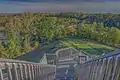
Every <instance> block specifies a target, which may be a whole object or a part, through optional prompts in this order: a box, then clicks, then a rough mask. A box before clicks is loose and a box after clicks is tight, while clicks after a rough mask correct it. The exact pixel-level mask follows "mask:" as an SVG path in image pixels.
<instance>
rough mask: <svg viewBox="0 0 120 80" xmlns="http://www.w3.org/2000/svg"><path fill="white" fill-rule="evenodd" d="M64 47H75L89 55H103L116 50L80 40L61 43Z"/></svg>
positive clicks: (67, 40)
mask: <svg viewBox="0 0 120 80" xmlns="http://www.w3.org/2000/svg"><path fill="white" fill-rule="evenodd" d="M61 43H62V46H63V47H74V48H76V49H78V50H83V51H85V52H87V53H89V54H93V55H101V54H103V53H106V52H108V51H111V50H115V48H113V47H110V46H106V45H102V44H98V43H93V42H88V41H83V40H79V39H75V40H74V39H72V40H71V39H66V40H64V41H61Z"/></svg>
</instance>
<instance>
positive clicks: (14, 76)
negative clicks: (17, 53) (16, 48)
mask: <svg viewBox="0 0 120 80" xmlns="http://www.w3.org/2000/svg"><path fill="white" fill-rule="evenodd" d="M55 74H56V66H55V65H48V64H39V63H32V62H26V61H20V60H12V59H0V80H54V79H55Z"/></svg>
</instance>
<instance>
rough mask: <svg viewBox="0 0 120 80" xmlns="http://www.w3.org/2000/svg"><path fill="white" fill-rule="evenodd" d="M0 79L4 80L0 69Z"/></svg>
mask: <svg viewBox="0 0 120 80" xmlns="http://www.w3.org/2000/svg"><path fill="white" fill-rule="evenodd" d="M0 79H1V80H4V79H3V73H2V69H0Z"/></svg>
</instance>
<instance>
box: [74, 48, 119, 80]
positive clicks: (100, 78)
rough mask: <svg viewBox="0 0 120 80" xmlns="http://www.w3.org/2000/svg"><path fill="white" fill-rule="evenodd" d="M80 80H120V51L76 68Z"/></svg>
mask: <svg viewBox="0 0 120 80" xmlns="http://www.w3.org/2000/svg"><path fill="white" fill-rule="evenodd" d="M76 73H77V74H76V75H77V78H78V80H120V50H116V51H114V52H111V53H108V54H106V55H104V56H102V57H100V58H97V59H94V60H91V61H88V62H86V63H84V64H82V65H77V66H76Z"/></svg>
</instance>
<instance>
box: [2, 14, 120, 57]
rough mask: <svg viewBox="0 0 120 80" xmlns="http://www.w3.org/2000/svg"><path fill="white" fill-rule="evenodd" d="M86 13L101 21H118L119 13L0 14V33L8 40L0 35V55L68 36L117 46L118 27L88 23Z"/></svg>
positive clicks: (119, 40)
mask: <svg viewBox="0 0 120 80" xmlns="http://www.w3.org/2000/svg"><path fill="white" fill-rule="evenodd" d="M71 16H72V17H71ZM87 16H97V17H98V18H100V19H102V20H120V14H111V13H105V14H87V13H72V12H66V13H62V12H61V13H29V12H26V13H19V14H0V34H4V37H5V40H7V41H5V40H3V36H1V37H0V38H1V45H0V51H1V52H0V57H1V58H15V57H17V56H20V55H22V54H25V53H27V52H29V51H31V50H33V49H35V48H37V47H38V46H41V43H44V42H46V41H55V40H61V39H64V38H67V37H77V38H81V39H90V40H93V41H95V42H99V43H101V44H106V45H109V46H114V47H117V48H120V29H119V28H120V26H118V27H116V26H111V27H104V23H103V22H101V23H98V22H97V21H93V22H92V23H88V22H89V21H90V20H89V18H86V17H87ZM78 18H80V19H83V20H80V19H78ZM84 18H85V19H84Z"/></svg>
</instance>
